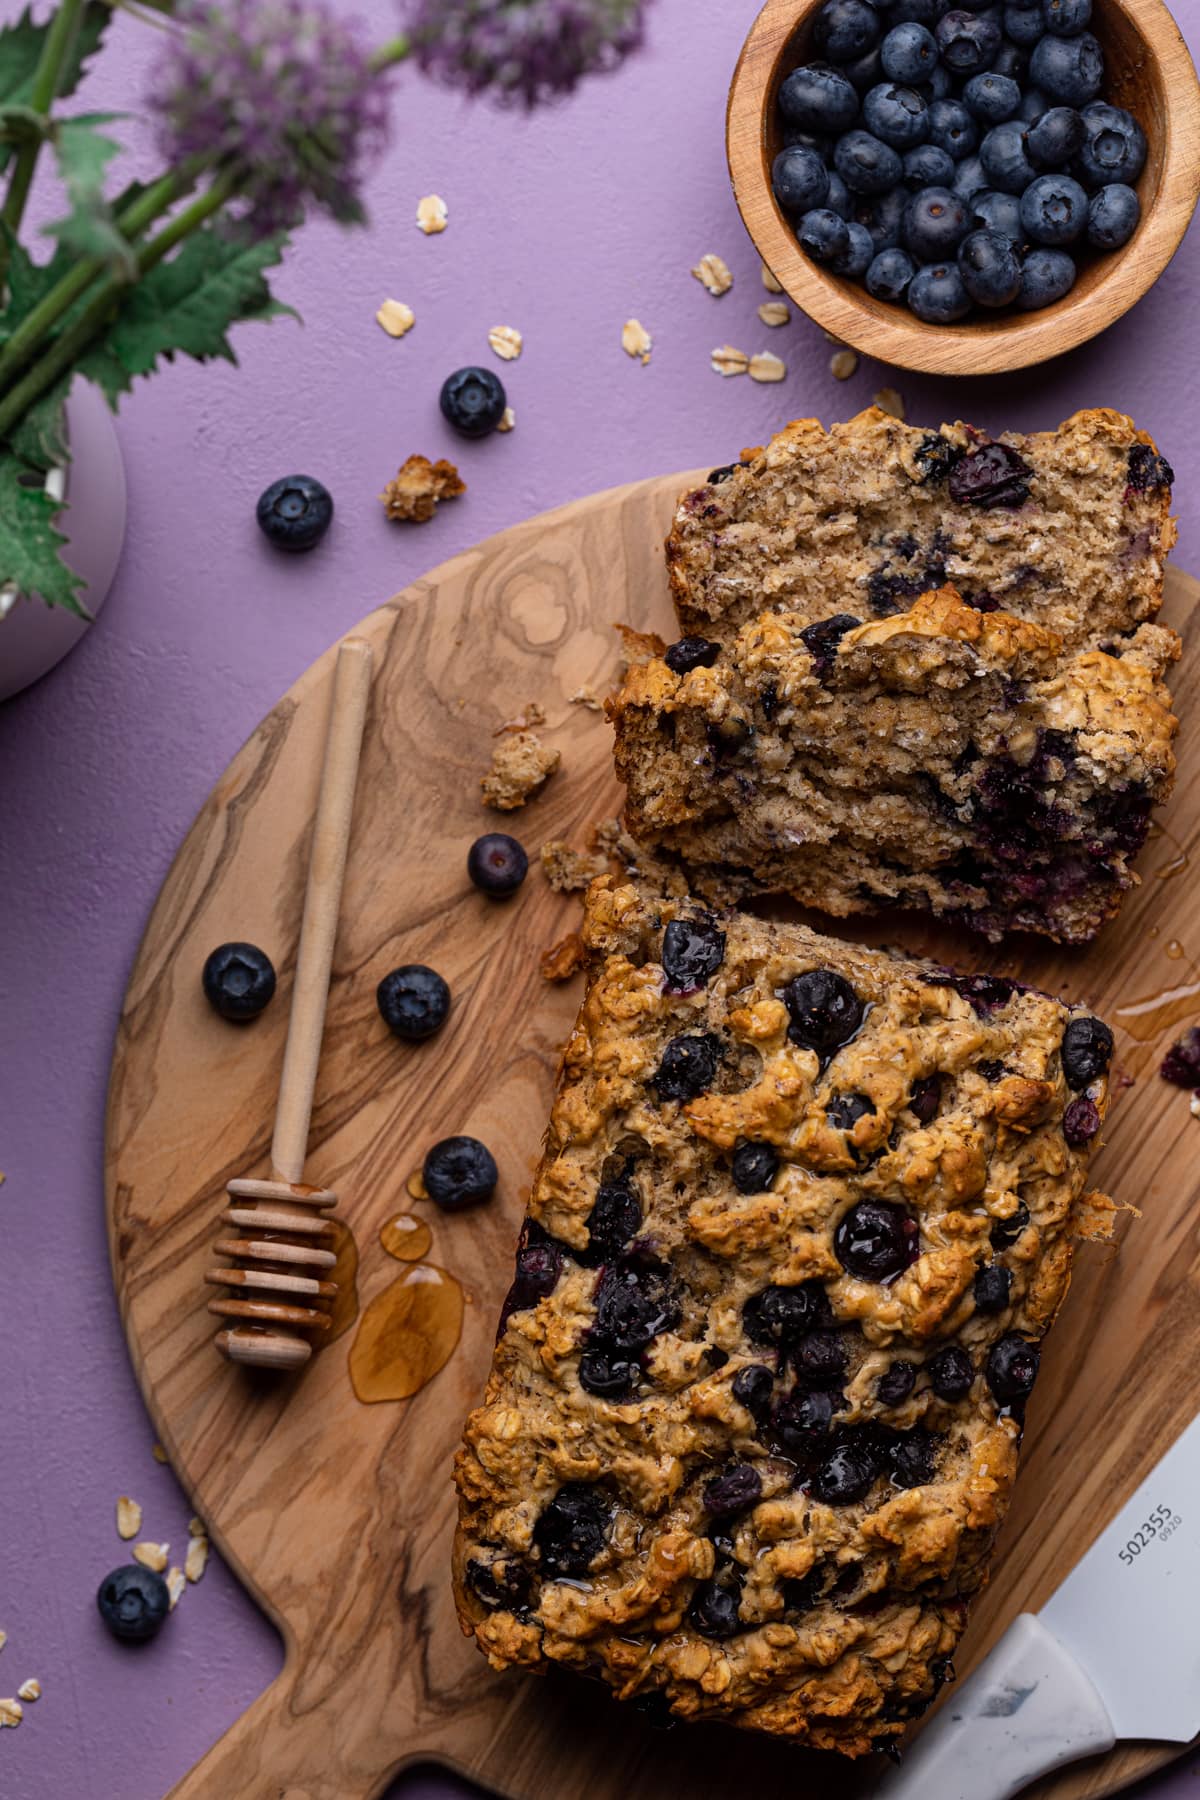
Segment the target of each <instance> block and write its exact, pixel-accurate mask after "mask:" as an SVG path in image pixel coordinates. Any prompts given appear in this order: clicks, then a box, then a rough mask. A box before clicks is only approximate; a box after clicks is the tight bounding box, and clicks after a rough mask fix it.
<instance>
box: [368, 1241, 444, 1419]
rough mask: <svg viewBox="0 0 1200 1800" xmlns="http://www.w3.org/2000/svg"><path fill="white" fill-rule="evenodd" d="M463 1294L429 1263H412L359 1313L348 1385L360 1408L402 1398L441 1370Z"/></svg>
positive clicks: (440, 1271) (414, 1391) (423, 1384)
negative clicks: (363, 1404) (358, 1401)
mask: <svg viewBox="0 0 1200 1800" xmlns="http://www.w3.org/2000/svg"><path fill="white" fill-rule="evenodd" d="M462 1321H463V1291H462V1288H461V1287H460V1286H459V1284H458V1282H457V1281H455V1279H454V1277H453V1275H451V1274H449V1273H448V1272H447V1271H446V1270H445V1269H439V1268H437V1267H436V1266H435V1265H434V1264H433V1263H420V1264H414V1265H413V1266H412V1267H411V1268H408V1269H405V1271H404V1273H403V1274H402V1275H401V1276H399V1277H398V1279H397V1280H395V1281H393V1282H392V1284H391V1286H390V1287H388V1288H385V1289H384V1291H383V1293H382V1294H377V1295H376V1296H375V1298H374V1300H372V1301H371V1303H370V1305H369V1306H368V1307H367V1308H366V1309H365V1311H364V1312H363V1315H362V1318H361V1319H360V1321H359V1326H358V1331H357V1333H356V1334H355V1338H354V1343H353V1344H352V1345H351V1348H350V1381H351V1384H352V1386H353V1388H354V1392H355V1393H356V1394H357V1396H358V1398H359V1399H360V1400H361V1401H363V1402H364V1403H365V1404H366V1405H368V1406H369V1405H371V1404H372V1403H374V1402H375V1401H378V1400H407V1399H408V1398H409V1397H410V1396H411V1395H413V1394H416V1393H418V1392H419V1391H420V1390H421V1388H423V1387H424V1386H425V1384H426V1382H428V1381H432V1380H433V1377H434V1376H435V1375H436V1374H437V1373H438V1370H439V1369H442V1368H444V1367H445V1365H446V1363H447V1362H448V1361H449V1360H450V1357H451V1356H452V1355H453V1353H454V1349H455V1346H456V1345H457V1343H458V1340H459V1338H460V1337H461V1336H462Z"/></svg>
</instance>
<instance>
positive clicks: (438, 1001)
mask: <svg viewBox="0 0 1200 1800" xmlns="http://www.w3.org/2000/svg"><path fill="white" fill-rule="evenodd" d="M375 1000H376V1004H377V1005H378V1007H379V1011H380V1013H381V1015H382V1017H383V1022H384V1024H385V1025H386V1026H387V1028H388V1030H389V1031H393V1032H395V1034H396V1036H397V1037H398V1038H407V1039H409V1040H410V1041H411V1042H414V1043H415V1042H417V1041H418V1040H419V1039H420V1038H427V1037H432V1036H433V1034H434V1032H435V1031H440V1030H441V1028H442V1026H443V1025H444V1024H445V1023H446V1018H447V1016H448V1014H449V1012H450V989H449V988H448V987H447V985H446V983H445V981H444V980H443V979H442V977H441V976H440V975H439V974H438V972H437V970H436V969H429V968H426V966H425V964H424V963H406V964H405V966H404V967H403V968H402V969H392V970H391V972H390V973H389V974H387V975H385V976H384V978H383V980H382V981H381V982H380V983H379V986H378V987H377V988H376V990H375Z"/></svg>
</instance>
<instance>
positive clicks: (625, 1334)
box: [588, 1255, 679, 1351]
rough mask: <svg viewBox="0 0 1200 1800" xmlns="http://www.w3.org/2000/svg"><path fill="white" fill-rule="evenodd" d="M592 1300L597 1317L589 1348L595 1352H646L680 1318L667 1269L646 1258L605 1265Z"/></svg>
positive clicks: (631, 1257)
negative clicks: (661, 1333) (647, 1346)
mask: <svg viewBox="0 0 1200 1800" xmlns="http://www.w3.org/2000/svg"><path fill="white" fill-rule="evenodd" d="M592 1299H593V1304H594V1306H595V1309H596V1317H595V1322H594V1323H593V1325H592V1326H591V1328H590V1330H589V1332H588V1344H589V1347H591V1348H593V1349H598V1350H625V1351H629V1350H644V1349H645V1347H646V1345H647V1344H650V1343H653V1341H654V1339H655V1338H656V1337H657V1336H658V1334H659V1332H660V1331H669V1330H670V1329H671V1327H672V1326H673V1325H674V1324H676V1323H677V1322H678V1318H679V1305H678V1302H677V1300H676V1298H675V1294H674V1291H673V1290H672V1287H671V1283H670V1278H669V1275H668V1272H667V1270H666V1268H665V1267H664V1266H663V1265H662V1264H661V1263H658V1262H655V1261H653V1260H652V1259H649V1258H647V1257H646V1256H644V1255H640V1256H639V1255H630V1256H626V1257H623V1258H621V1259H620V1260H618V1261H614V1262H611V1263H608V1264H606V1265H605V1267H604V1269H603V1271H602V1273H601V1276H600V1279H599V1281H598V1282H597V1283H596V1291H595V1293H594V1295H593V1296H592Z"/></svg>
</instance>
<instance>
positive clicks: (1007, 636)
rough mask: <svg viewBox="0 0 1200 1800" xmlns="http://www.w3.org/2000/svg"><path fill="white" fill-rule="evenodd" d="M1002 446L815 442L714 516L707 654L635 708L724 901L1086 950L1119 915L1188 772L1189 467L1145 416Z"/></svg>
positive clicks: (699, 572) (695, 638)
mask: <svg viewBox="0 0 1200 1800" xmlns="http://www.w3.org/2000/svg"><path fill="white" fill-rule="evenodd" d="M978 436H979V434H977V433H974V432H972V431H971V429H970V428H969V427H967V426H962V425H958V426H953V427H945V428H944V430H943V432H942V433H922V432H920V431H917V430H914V429H912V428H910V427H908V426H905V425H902V424H900V422H899V421H898V420H895V419H892V418H890V417H889V416H888V415H886V414H884V413H880V412H870V413H865V414H863V415H861V416H860V417H859V418H858V419H855V420H852V421H851V422H850V424H848V425H845V426H841V427H837V428H835V429H834V430H833V431H832V432H830V433H828V434H826V433H825V432H823V431H822V430H821V429H820V427H819V426H817V425H815V424H814V423H812V422H811V421H802V422H800V423H799V424H796V425H792V426H789V427H788V429H787V430H786V431H784V432H783V433H781V434H780V436H779V437H778V438H776V439H775V440H774V441H773V442H772V444H770V445H769V446H768V448H767V449H766V450H765V451H762V452H759V453H757V454H756V455H755V456H754V457H753V458H752V459H751V460H750V462H749V463H748V464H747V465H745V466H741V465H739V466H737V467H736V468H735V469H734V470H733V471H732V472H727V471H717V472H716V473H717V476H718V477H719V479H717V480H715V481H713V482H710V484H709V485H708V486H706V487H704V488H701V489H699V490H697V491H696V492H695V493H692V494H687V495H685V496H684V498H683V500H682V501H681V503H680V506H679V510H678V513H677V516H676V522H675V526H674V529H673V531H672V535H671V539H670V540H669V544H668V556H669V560H670V564H671V571H672V583H673V586H674V590H675V597H676V602H677V606H678V610H679V615H680V621H681V625H682V627H683V629H684V632H685V636H684V637H683V638H682V639H680V640H679V641H678V642H677V643H675V644H672V645H671V646H670V647H669V648H668V647H665V646H664V647H663V650H662V653H661V654H659V655H657V656H651V657H649V658H648V659H646V660H643V661H641V662H639V663H636V664H635V665H634V666H633V667H632V668H631V669H630V671H629V673H628V675H627V677H626V680H625V683H624V685H623V687H622V690H621V692H620V694H619V695H618V696H617V698H616V699H615V701H613V702H611V703H610V711H611V713H612V716H613V719H614V722H615V725H616V760H617V771H618V774H619V775H620V776H621V779H622V780H623V781H624V782H625V784H626V788H627V791H628V807H627V823H628V826H629V829H630V831H631V832H632V833H633V835H634V836H635V837H636V838H637V839H638V840H639V842H640V843H642V844H643V845H644V846H645V847H647V848H650V849H653V850H654V851H655V852H657V853H659V854H664V853H665V854H667V855H669V856H673V857H676V858H678V859H679V860H680V861H681V862H682V863H683V864H684V865H685V867H686V869H687V872H688V877H689V880H690V883H691V885H692V886H693V888H695V889H696V890H698V891H700V892H702V893H704V894H705V895H707V896H709V897H711V898H714V899H719V900H729V899H736V898H739V897H741V896H742V895H744V894H747V893H749V892H753V891H763V890H767V891H776V892H784V893H790V894H792V895H793V896H794V897H795V898H797V899H799V900H801V901H803V902H804V903H805V904H807V905H811V906H817V907H821V908H823V909H824V910H825V911H827V912H831V913H834V914H842V915H844V914H849V913H855V912H864V911H871V910H873V909H875V908H877V907H880V906H886V905H896V904H899V905H905V906H916V907H921V908H926V909H928V910H930V911H932V912H934V913H937V914H939V915H941V916H944V917H947V918H950V919H953V920H955V921H957V922H962V923H966V924H968V925H971V926H973V927H975V928H976V929H979V930H981V931H984V932H985V933H987V935H989V936H990V937H993V938H996V937H999V936H1000V934H1001V933H1002V932H1003V931H1005V930H1006V929H1010V928H1021V929H1026V930H1031V931H1039V932H1044V933H1046V934H1048V935H1050V936H1052V937H1055V938H1059V939H1061V940H1064V941H1066V942H1085V941H1087V940H1088V939H1089V938H1091V937H1093V936H1094V935H1095V933H1096V932H1097V931H1098V929H1099V928H1100V926H1101V925H1102V924H1103V922H1104V920H1105V919H1106V918H1108V917H1110V916H1111V915H1112V914H1113V913H1114V912H1115V911H1116V910H1117V908H1118V907H1119V905H1120V901H1121V896H1122V894H1123V893H1124V892H1125V890H1126V889H1128V888H1129V887H1130V886H1131V885H1132V884H1133V882H1134V881H1135V879H1136V877H1135V876H1134V875H1133V873H1132V870H1131V863H1132V860H1133V858H1134V857H1135V856H1136V855H1137V852H1138V851H1139V849H1140V848H1141V846H1142V843H1143V841H1144V839H1145V835H1146V832H1147V829H1148V827H1149V822H1150V811H1151V808H1152V807H1153V806H1154V805H1155V804H1156V803H1157V802H1159V801H1161V800H1162V799H1164V798H1165V797H1166V795H1167V793H1168V792H1169V791H1170V786H1171V780H1172V775H1173V771H1174V757H1173V754H1172V750H1171V740H1172V738H1173V736H1174V733H1175V729H1176V720H1175V718H1174V715H1173V713H1172V710H1171V697H1170V694H1169V693H1168V691H1167V688H1166V686H1165V683H1164V680H1163V676H1164V672H1165V670H1166V669H1167V667H1168V666H1169V664H1170V663H1171V661H1172V660H1173V659H1174V658H1175V657H1176V656H1177V655H1178V653H1179V640H1178V638H1177V637H1176V635H1175V633H1174V632H1173V631H1170V630H1169V629H1168V628H1166V627H1165V626H1160V625H1156V624H1154V623H1152V619H1153V615H1154V613H1155V612H1156V611H1157V609H1158V606H1159V604H1160V601H1161V598H1162V577H1163V557H1164V555H1165V552H1166V550H1167V548H1168V546H1169V544H1170V543H1171V542H1172V537H1173V526H1172V523H1171V520H1170V517H1169V514H1168V507H1169V504H1170V489H1169V485H1168V483H1169V480H1170V473H1171V472H1170V470H1169V468H1168V467H1167V465H1166V464H1165V463H1164V462H1163V460H1162V458H1161V457H1160V456H1159V455H1158V453H1157V451H1156V450H1155V448H1154V446H1153V444H1151V443H1150V441H1149V440H1148V439H1147V438H1146V437H1145V434H1144V433H1139V432H1137V431H1135V429H1134V427H1133V425H1132V423H1131V422H1130V421H1129V420H1128V419H1126V418H1123V417H1122V416H1121V415H1120V414H1117V413H1109V412H1090V413H1080V414H1077V415H1076V417H1075V418H1074V419H1071V420H1068V421H1067V423H1066V424H1065V425H1064V426H1062V427H1061V428H1060V430H1059V431H1058V432H1045V433H1041V434H1038V435H1036V436H1034V437H1030V438H1005V439H1004V440H1003V441H1001V442H998V443H989V442H987V441H986V440H985V441H982V442H979V441H976V440H977V439H978ZM701 627H702V629H700V628H701Z"/></svg>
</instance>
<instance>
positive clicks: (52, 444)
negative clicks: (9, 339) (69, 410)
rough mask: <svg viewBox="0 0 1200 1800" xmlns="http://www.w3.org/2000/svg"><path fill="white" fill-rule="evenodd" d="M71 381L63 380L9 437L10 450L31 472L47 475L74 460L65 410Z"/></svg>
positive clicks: (35, 404) (69, 378) (29, 412)
mask: <svg viewBox="0 0 1200 1800" xmlns="http://www.w3.org/2000/svg"><path fill="white" fill-rule="evenodd" d="M72 379H73V376H72V374H71V373H68V374H66V375H63V376H61V377H60V379H59V380H58V381H56V382H55V384H54V386H53V387H51V388H48V389H47V390H46V392H45V393H44V394H43V395H42V397H41V399H40V400H35V401H34V403H33V405H32V406H31V407H30V408H29V411H28V412H27V413H26V414H25V417H24V418H23V419H22V420H21V421H20V423H19V424H18V425H15V426H14V427H13V429H12V431H11V432H10V433H9V437H8V442H9V447H10V448H11V449H12V451H13V452H14V454H15V455H16V456H18V457H19V458H20V459H21V461H22V462H25V463H28V465H29V466H30V468H32V469H38V470H40V471H42V472H43V473H44V472H45V471H46V470H48V469H54V468H61V467H63V466H64V465H65V464H66V463H69V462H70V460H71V450H70V446H69V444H68V443H67V422H66V413H65V408H66V403H67V390H68V389H69V388H70V386H71V381H72Z"/></svg>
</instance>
